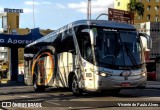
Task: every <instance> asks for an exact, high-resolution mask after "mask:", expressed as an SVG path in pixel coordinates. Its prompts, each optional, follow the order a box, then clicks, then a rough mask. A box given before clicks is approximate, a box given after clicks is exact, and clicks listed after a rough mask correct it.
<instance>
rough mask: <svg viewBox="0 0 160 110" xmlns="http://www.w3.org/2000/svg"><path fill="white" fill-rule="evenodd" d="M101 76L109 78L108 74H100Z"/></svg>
mask: <svg viewBox="0 0 160 110" xmlns="http://www.w3.org/2000/svg"><path fill="white" fill-rule="evenodd" d="M99 75H100V76H103V77H107V76H108V74H106V73H99Z"/></svg>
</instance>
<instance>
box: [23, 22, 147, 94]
mask: <svg viewBox="0 0 160 110" xmlns="http://www.w3.org/2000/svg"><path fill="white" fill-rule="evenodd" d="M141 37H145V38H146V39H147V43H148V45H147V46H148V48H150V37H149V36H148V35H146V34H142V33H138V31H137V30H136V28H135V27H134V26H132V25H129V24H126V23H120V22H114V21H108V20H78V21H75V22H72V23H70V24H68V25H66V26H64V27H62V28H60V29H58V30H55V31H54V32H52V33H50V34H48V35H46V36H44V37H42V38H40V39H38V40H36V41H34V42H33V43H31V44H28V45H27V46H26V47H25V51H24V59H25V71H24V73H25V83H28V84H33V86H34V89H35V91H41V90H45V88H46V87H58V88H61V87H62V88H63V87H64V88H69V89H71V91H72V93H73V95H76V96H78V95H82V93H83V92H99V91H107V90H108V91H110V90H111V91H112V92H113V93H118V92H119V91H120V90H121V89H123V88H139V87H145V84H146V80H147V71H146V66H145V58H144V51H145V49H144V48H143V44H142V41H141Z"/></svg>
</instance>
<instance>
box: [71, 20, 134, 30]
mask: <svg viewBox="0 0 160 110" xmlns="http://www.w3.org/2000/svg"><path fill="white" fill-rule="evenodd" d="M72 24H73V26H78V25H95V26H102V27H107V28H115V29H135V27H134V26H133V25H130V24H127V23H121V22H115V21H109V20H79V21H75V22H73V23H72Z"/></svg>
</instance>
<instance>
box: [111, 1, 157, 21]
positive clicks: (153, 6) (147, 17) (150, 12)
mask: <svg viewBox="0 0 160 110" xmlns="http://www.w3.org/2000/svg"><path fill="white" fill-rule="evenodd" d="M137 1H139V2H142V3H143V4H144V9H145V10H144V15H143V17H141V16H138V15H135V18H134V22H135V23H143V22H158V21H160V0H137ZM128 3H130V0H115V1H114V8H115V9H120V10H126V11H128V9H127V4H128Z"/></svg>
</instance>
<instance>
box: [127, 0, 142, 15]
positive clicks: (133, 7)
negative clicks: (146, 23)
mask: <svg viewBox="0 0 160 110" xmlns="http://www.w3.org/2000/svg"><path fill="white" fill-rule="evenodd" d="M128 10H129V11H131V12H133V13H134V14H138V15H139V16H142V17H143V14H144V4H143V3H141V2H138V1H136V0H130V3H128Z"/></svg>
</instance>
